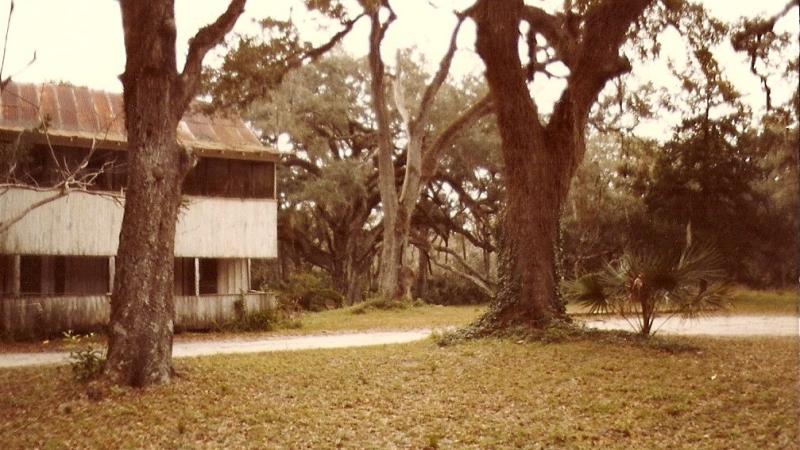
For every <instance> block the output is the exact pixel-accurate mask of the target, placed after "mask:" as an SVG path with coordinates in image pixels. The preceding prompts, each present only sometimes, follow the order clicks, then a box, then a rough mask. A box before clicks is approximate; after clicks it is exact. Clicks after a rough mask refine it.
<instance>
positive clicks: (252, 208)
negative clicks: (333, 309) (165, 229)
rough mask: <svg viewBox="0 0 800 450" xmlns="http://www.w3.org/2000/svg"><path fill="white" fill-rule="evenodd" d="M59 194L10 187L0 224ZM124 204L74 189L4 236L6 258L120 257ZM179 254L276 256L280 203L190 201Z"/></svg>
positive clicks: (1, 198)
mask: <svg viewBox="0 0 800 450" xmlns="http://www.w3.org/2000/svg"><path fill="white" fill-rule="evenodd" d="M54 193H55V191H38V190H34V189H27V188H10V189H9V190H8V191H4V193H3V195H0V222H4V221H6V220H8V219H10V218H12V217H15V216H17V215H18V214H19V213H20V212H21V211H24V210H25V208H27V207H28V206H29V205H32V204H34V203H36V202H37V201H40V200H43V199H46V198H47V197H50V196H52V195H53V194H54ZM122 212H123V200H122V199H121V198H119V197H111V196H109V195H97V194H92V193H86V192H81V191H75V192H72V193H70V194H69V195H67V196H65V197H62V198H59V199H57V200H55V201H53V202H50V203H47V204H45V205H43V206H41V207H39V208H36V209H34V210H32V211H30V212H29V213H28V214H26V215H25V216H24V217H23V219H22V220H20V221H19V222H17V223H16V224H14V225H13V226H12V227H11V228H10V229H9V230H8V231H7V232H6V233H4V234H3V235H0V253H2V254H39V255H83V256H89V255H95V256H112V255H115V254H116V253H117V245H118V242H119V241H118V240H119V230H120V227H121V224H122ZM175 255H176V256H185V257H201V258H275V257H277V255H278V240H277V202H276V201H275V200H273V199H237V198H216V197H214V198H211V197H188V198H187V202H186V206H185V207H182V208H181V210H180V213H179V216H178V225H177V228H176V233H175Z"/></svg>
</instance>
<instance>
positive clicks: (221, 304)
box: [175, 294, 277, 330]
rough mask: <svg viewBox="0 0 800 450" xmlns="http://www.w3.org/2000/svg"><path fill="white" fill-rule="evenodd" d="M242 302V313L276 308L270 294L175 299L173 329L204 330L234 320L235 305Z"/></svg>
mask: <svg viewBox="0 0 800 450" xmlns="http://www.w3.org/2000/svg"><path fill="white" fill-rule="evenodd" d="M241 300H244V304H243V306H244V311H247V312H255V311H263V310H266V309H269V308H274V307H275V306H276V304H277V303H276V300H275V297H274V296H272V295H271V294H244V295H225V294H220V295H201V296H199V297H194V296H179V297H177V296H176V297H175V328H176V329H178V330H204V329H208V328H213V327H214V326H215V325H221V324H223V323H225V322H227V321H230V320H234V319H236V314H237V311H236V303H237V302H238V301H241Z"/></svg>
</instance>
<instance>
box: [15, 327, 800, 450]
mask: <svg viewBox="0 0 800 450" xmlns="http://www.w3.org/2000/svg"><path fill="white" fill-rule="evenodd" d="M670 342H677V343H684V344H685V343H688V344H691V345H694V346H695V347H696V348H697V349H698V350H697V351H683V352H678V353H668V352H665V351H663V350H657V349H654V348H649V347H643V346H637V345H634V344H623V345H610V344H601V343H598V342H585V341H584V342H571V343H561V344H541V343H524V344H517V343H514V342H513V341H508V340H505V341H499V340H491V339H487V340H481V341H477V342H471V343H466V344H459V345H455V346H450V347H444V348H439V347H437V346H436V345H435V344H434V343H432V342H431V341H425V342H420V343H414V344H406V345H395V346H384V347H369V348H360V349H340V350H325V351H323V350H319V351H302V352H283V353H269V354H259V355H237V356H216V357H207V358H198V359H182V360H177V361H176V364H177V369H178V370H179V372H180V373H181V374H182V375H183V376H182V377H180V378H178V379H177V381H176V382H174V383H173V384H171V385H168V386H162V387H154V388H148V389H145V390H141V391H135V390H134V391H128V390H111V391H110V392H108V393H107V394H106V396H105V397H104V398H103V399H102V400H99V401H91V400H88V399H86V396H85V394H84V392H85V388H84V387H83V386H82V385H79V384H76V383H75V382H73V381H72V380H71V375H70V372H69V368H68V367H62V368H55V367H53V368H29V369H13V370H2V371H0V442H2V443H3V445H2V447H3V448H4V449H15V448H37V447H38V448H49V449H60V448H142V447H144V448H293V449H295V448H337V447H343V448H359V449H360V448H375V449H383V448H417V449H422V448H429V449H430V448H454V449H462V448H540V447H546V448H553V447H555V448H595V447H599V448H602V447H610V448H703V449H708V448H719V449H731V448H796V445H798V444H799V443H798V426H797V425H798V417H799V416H798V414H799V413H800V408H799V406H800V405H799V403H800V402H799V401H798V393H797V386H798V372H797V367H798V352H797V341H796V340H795V339H789V338H774V339H728V340H723V339H710V338H705V339H686V338H671V341H670Z"/></svg>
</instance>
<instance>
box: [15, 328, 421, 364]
mask: <svg viewBox="0 0 800 450" xmlns="http://www.w3.org/2000/svg"><path fill="white" fill-rule="evenodd" d="M430 335H431V330H430V329H420V330H411V331H385V332H369V333H344V334H326V335H318V336H291V337H271V338H265V339H259V340H230V341H196V342H176V343H175V344H174V346H173V348H172V356H174V357H175V358H187V357H192V356H206V355H215V354H221V353H227V354H230V353H259V352H278V351H287V350H308V349H314V348H340V347H364V346H368V345H385V344H402V343H405V342H413V341H419V340H422V339H425V338H427V337H428V336H430ZM67 362H69V354H68V353H64V352H57V353H56V352H53V353H3V354H0V368H7V367H24V366H36V365H44V364H66V363H67Z"/></svg>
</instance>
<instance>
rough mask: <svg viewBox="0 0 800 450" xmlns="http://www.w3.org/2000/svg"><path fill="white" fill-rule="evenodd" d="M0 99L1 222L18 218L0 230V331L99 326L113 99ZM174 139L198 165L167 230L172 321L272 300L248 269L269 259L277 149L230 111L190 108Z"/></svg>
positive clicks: (121, 157)
mask: <svg viewBox="0 0 800 450" xmlns="http://www.w3.org/2000/svg"><path fill="white" fill-rule="evenodd" d="M0 107H1V108H0V109H1V110H2V116H0V145H2V146H3V147H2V151H3V152H4V153H2V154H0V155H5V158H6V164H5V166H0V167H5V170H6V172H9V171H11V168H9V164H8V163H7V162H8V161H9V160H10V158H11V157H9V155H10V154H12V153H13V154H14V155H13V159H14V161H15V164H16V166H15V167H13V173H12V175H13V176H12V177H9V176H8V173H7V174H5V175H6V180H5V182H4V184H3V185H2V187H0V224H2V223H6V224H8V223H10V221H12V220H16V219H19V218H20V217H21V219H19V221H17V222H15V223H14V224H13V225H11V226H10V227H8V228H7V229H6V230H5V231H0V333H3V334H13V335H20V334H23V335H24V334H32V333H39V334H41V333H54V332H58V331H62V330H87V329H92V328H98V327H100V326H102V325H103V324H105V323H106V322H107V321H108V317H109V311H110V295H111V294H110V293H111V288H112V286H113V283H114V267H115V263H114V255H115V254H116V251H117V245H118V238H119V231H120V226H121V222H122V214H123V208H124V201H125V198H124V193H125V192H124V191H125V188H124V187H125V180H126V154H125V152H126V143H125V129H124V118H123V105H122V98H121V95H119V94H110V93H105V92H99V91H94V90H89V89H87V88H82V87H74V86H67V85H34V84H13V83H12V84H10V85H8V86H6V87H5V88H4V89H3V91H2V97H1V98H0ZM178 136H179V144H180V145H181V146H183V147H185V148H188V149H190V150H191V152H192V153H193V154H194V155H195V156H196V157H197V163H196V165H195V166H194V168H193V169H192V170H191V172H190V173H189V175H188V177H187V179H186V181H185V183H184V194H185V201H184V205H183V207H182V208H181V212H180V216H179V219H178V225H177V229H176V241H175V261H174V270H175V291H174V292H175V303H176V318H175V321H176V327H178V328H184V329H202V328H208V327H212V326H214V324H218V323H222V322H224V321H226V320H229V319H232V318H233V317H234V316H235V314H237V313H241V311H242V308H244V309H245V310H254V309H260V308H266V307H269V306H270V305H271V302H272V301H273V300H272V298H271V297H270V295H268V294H266V293H260V292H256V291H253V290H252V288H253V287H254V286H252V284H251V271H250V268H251V262H252V261H253V259H256V258H274V257H276V256H277V217H276V216H277V204H276V199H275V191H276V186H275V162H276V160H277V153H276V152H275V151H274V150H271V149H269V148H266V147H264V146H262V145H261V143H260V142H259V140H258V138H257V137H256V136H255V135H254V134H253V132H252V131H251V130H250V129H248V128H247V127H246V126H245V124H244V123H243V122H242V121H241V120H239V119H238V118H237V119H231V118H223V117H213V118H210V117H208V116H206V115H203V114H201V113H199V112H190V113H187V115H186V116H184V118H183V120H182V121H181V123H180V125H179V128H178ZM69 176H73V178H75V179H74V180H70V183H67V184H68V185H70V186H72V187H73V189H72V190H71V191H69V192H64V190H63V186H61V187H59V184H61V185H63V181H64V178H65V177H69ZM9 181H12V182H11V183H10V182H9ZM76 185H77V186H78V187H79V188H75V187H74V186H76ZM53 198H55V199H53ZM40 203H41V205H40V206H38V207H36V208H33V209H31V210H30V211H28V212H27V213H25V214H22V213H23V212H25V211H26V210H27V209H30V208H31V206H32V205H33V206H35V205H37V204H40ZM0 230H2V228H0Z"/></svg>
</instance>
